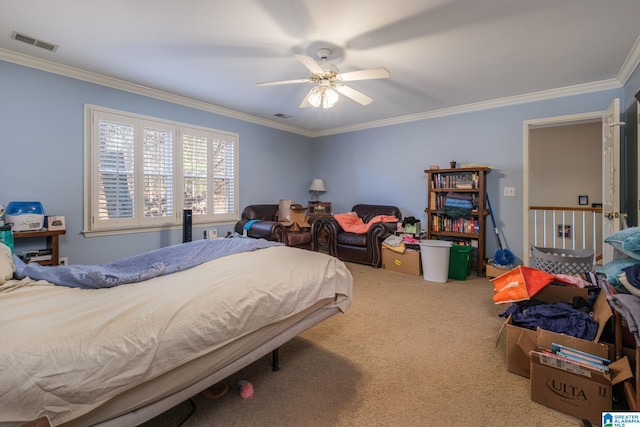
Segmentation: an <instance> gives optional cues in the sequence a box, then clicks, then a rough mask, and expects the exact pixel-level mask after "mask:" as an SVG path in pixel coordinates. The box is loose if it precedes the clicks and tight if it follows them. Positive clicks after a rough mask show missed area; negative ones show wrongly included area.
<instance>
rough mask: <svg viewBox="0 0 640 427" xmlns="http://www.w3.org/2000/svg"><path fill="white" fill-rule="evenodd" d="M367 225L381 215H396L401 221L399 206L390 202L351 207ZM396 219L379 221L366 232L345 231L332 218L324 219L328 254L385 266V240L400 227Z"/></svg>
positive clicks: (376, 265) (342, 258)
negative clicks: (383, 247)
mask: <svg viewBox="0 0 640 427" xmlns="http://www.w3.org/2000/svg"><path fill="white" fill-rule="evenodd" d="M351 211H352V212H355V213H356V214H357V215H358V216H359V217H360V218H361V219H362V221H363V222H364V223H365V224H366V223H368V222H369V221H370V220H371V219H372V218H373V217H375V216H378V215H389V216H395V217H396V218H398V220H399V221H401V220H402V213H401V212H400V209H399V208H397V207H395V206H389V205H367V204H358V205H355V206H354V207H353V208H351ZM397 226H398V225H397V222H378V223H375V224H373V225H372V226H371V227H370V228H369V230H368V231H367V233H366V234H356V233H350V232H346V231H345V230H344V229H343V228H342V227H341V226H340V224H339V223H338V222H337V221H336V220H335V219H333V218H328V219H323V220H322V227H323V228H324V230H325V231H326V232H327V233H328V235H329V236H328V245H329V254H330V255H333V256H335V257H338V258H339V259H341V260H343V261H350V262H355V263H359V264H367V265H371V266H373V267H376V268H379V267H381V266H382V247H381V244H382V241H383V240H384V239H386V238H387V236H389V235H390V234H392V233H393V232H394V231H395V230H396V229H397Z"/></svg>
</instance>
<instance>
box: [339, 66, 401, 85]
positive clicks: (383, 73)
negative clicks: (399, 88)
mask: <svg viewBox="0 0 640 427" xmlns="http://www.w3.org/2000/svg"><path fill="white" fill-rule="evenodd" d="M389 77H391V73H390V72H389V70H387V69H386V68H372V69H370V70H360V71H350V72H348V73H340V74H338V79H339V80H342V81H345V82H352V81H355V80H370V79H388V78H389Z"/></svg>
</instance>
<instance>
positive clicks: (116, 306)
mask: <svg viewBox="0 0 640 427" xmlns="http://www.w3.org/2000/svg"><path fill="white" fill-rule="evenodd" d="M351 286H352V278H351V274H350V273H349V271H348V270H347V268H346V267H345V265H344V264H343V263H342V262H341V261H339V260H337V259H336V258H333V257H329V256H327V255H324V254H320V253H316V252H310V251H305V250H300V249H295V248H289V247H285V246H278V247H272V248H268V249H261V250H258V251H255V252H248V253H241V254H236V255H231V256H228V257H224V258H221V259H217V260H214V261H210V262H208V263H206V264H203V265H200V266H198V267H195V268H192V269H189V270H186V271H182V272H179V273H175V274H172V275H168V276H162V277H157V278H154V279H151V280H148V281H145V282H140V283H136V284H128V285H121V286H118V287H115V288H110V289H96V290H87V289H76V288H67V287H61V286H54V285H51V284H49V283H47V282H42V281H39V282H34V281H30V280H29V279H25V280H23V281H21V282H17V281H9V282H7V283H6V284H5V285H3V286H0V425H19V424H20V423H21V422H25V421H28V420H33V419H36V418H38V417H40V416H43V415H48V416H49V418H50V419H51V422H52V423H53V424H54V425H56V424H60V423H63V422H66V421H69V420H71V419H74V418H76V417H78V416H80V415H82V414H84V413H86V412H89V411H90V410H92V409H93V408H95V407H98V406H99V405H101V404H102V403H103V402H105V401H107V400H108V399H110V398H111V397H113V396H115V395H117V394H118V393H121V392H122V391H123V390H126V389H128V388H131V387H133V386H135V385H138V384H140V383H143V382H145V381H147V380H148V379H151V378H155V377H157V376H159V375H161V374H163V373H165V372H167V371H170V370H171V369H173V368H175V367H176V366H179V365H181V364H183V363H185V362H187V361H189V360H192V359H195V358H197V357H199V356H201V355H202V354H205V353H207V352H210V351H212V350H213V349H215V348H218V347H220V346H222V345H224V344H225V343H227V342H230V341H231V340H233V339H235V338H237V337H239V336H242V335H245V334H247V333H249V332H252V331H254V330H257V329H259V328H260V327H262V326H264V325H266V324H270V323H273V322H277V321H279V320H282V319H284V318H286V317H289V316H291V315H292V314H295V313H298V312H300V311H302V310H303V309H304V308H306V307H309V306H311V305H313V304H314V303H315V302H317V301H319V300H323V299H327V298H329V299H333V300H334V301H335V304H336V305H337V306H338V307H339V308H340V309H341V310H342V311H346V310H347V309H348V308H349V306H350V304H351Z"/></svg>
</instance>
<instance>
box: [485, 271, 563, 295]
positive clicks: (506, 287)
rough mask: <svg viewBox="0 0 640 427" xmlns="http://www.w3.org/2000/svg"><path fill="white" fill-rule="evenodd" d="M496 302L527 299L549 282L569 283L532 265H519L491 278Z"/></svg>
mask: <svg viewBox="0 0 640 427" xmlns="http://www.w3.org/2000/svg"><path fill="white" fill-rule="evenodd" d="M491 282H493V287H494V289H493V301H494V302H495V303H496V304H502V303H507V302H518V301H523V300H528V299H530V298H532V297H533V296H534V295H535V294H537V293H538V292H540V291H541V290H542V288H544V287H545V286H547V285H548V284H549V283H551V282H557V283H564V284H568V285H570V283H569V282H568V281H566V280H563V279H562V278H560V277H558V276H554V275H553V274H550V273H547V272H545V271H542V270H538V269H536V268H532V267H526V266H522V265H519V266H518V267H516V268H514V269H513V270H509V271H507V272H506V273H504V274H502V275H500V276H498V277H496V278H495V279H492V280H491Z"/></svg>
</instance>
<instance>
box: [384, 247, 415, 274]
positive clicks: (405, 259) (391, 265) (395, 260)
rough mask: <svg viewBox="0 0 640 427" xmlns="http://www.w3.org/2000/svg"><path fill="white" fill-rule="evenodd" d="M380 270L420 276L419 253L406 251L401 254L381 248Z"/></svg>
mask: <svg viewBox="0 0 640 427" xmlns="http://www.w3.org/2000/svg"><path fill="white" fill-rule="evenodd" d="M382 268H384V269H385V270H391V271H397V272H399V273H406V274H413V275H416V276H419V275H420V274H422V262H421V259H420V251H414V250H411V249H407V250H406V251H405V252H404V253H403V254H400V253H397V252H394V251H392V250H391V249H387V248H385V247H384V246H383V247H382Z"/></svg>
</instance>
